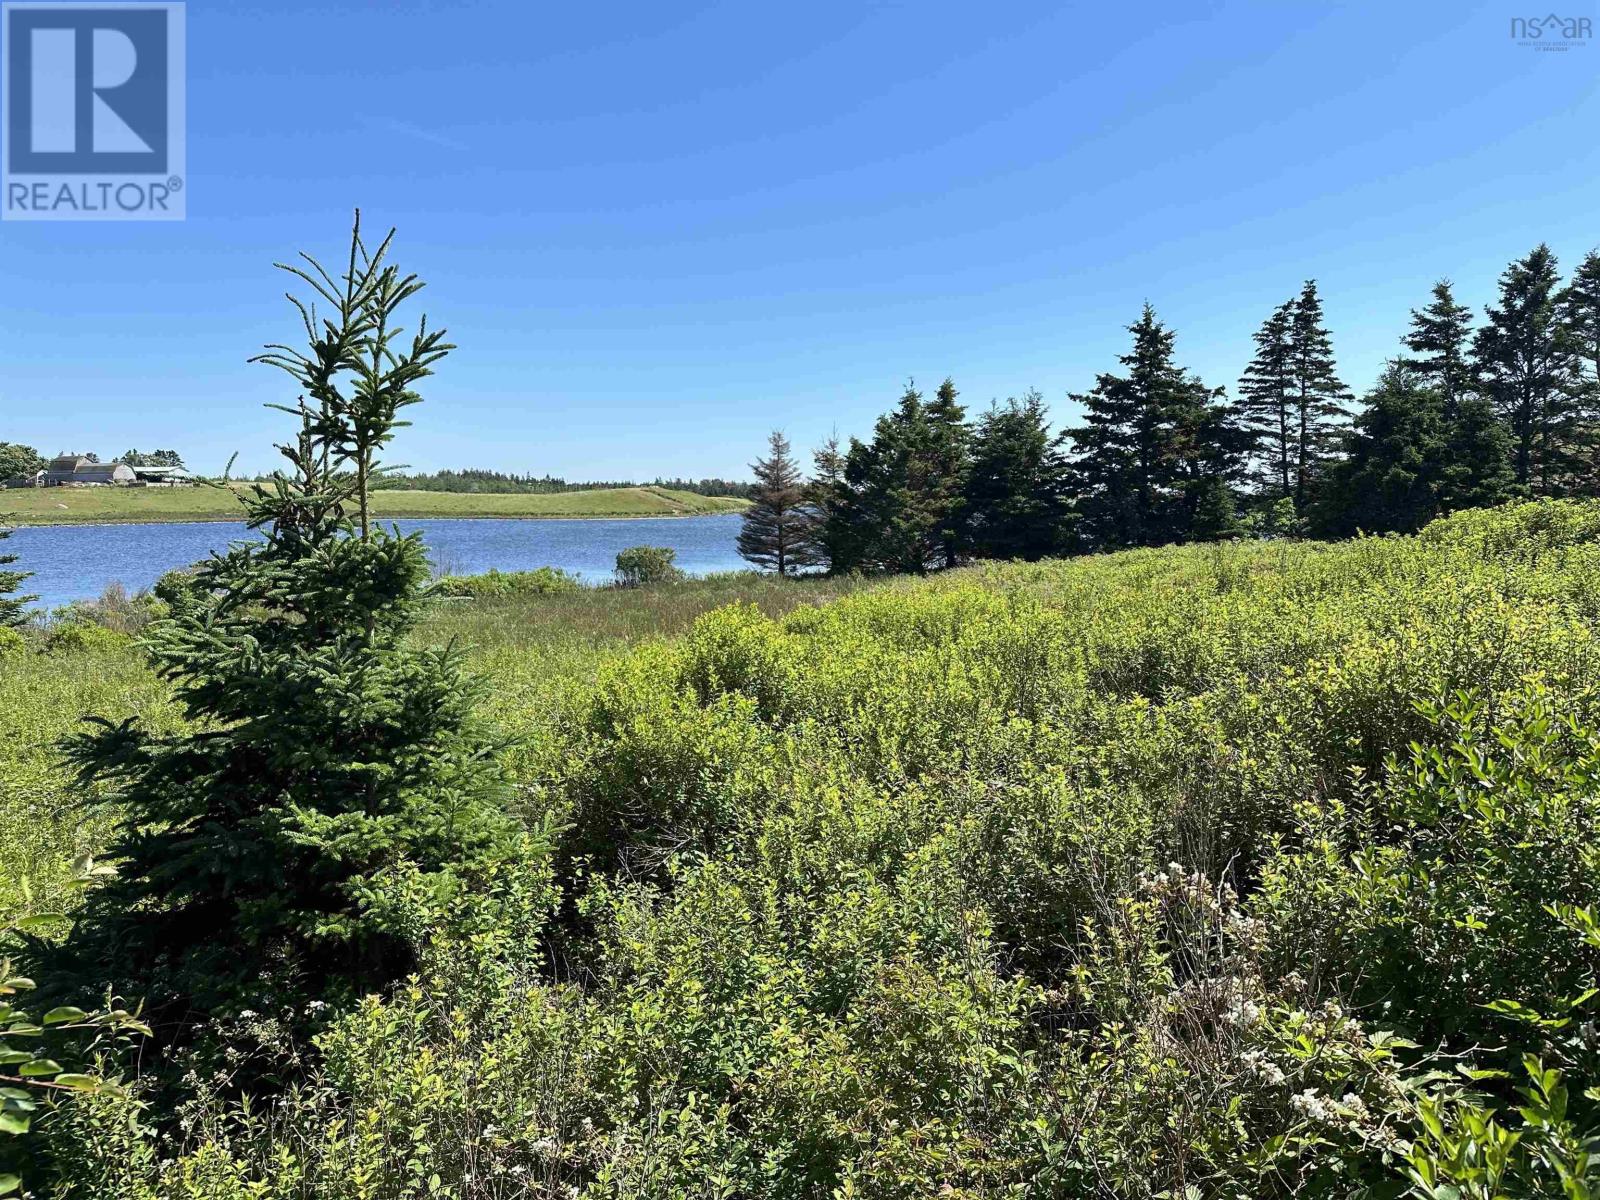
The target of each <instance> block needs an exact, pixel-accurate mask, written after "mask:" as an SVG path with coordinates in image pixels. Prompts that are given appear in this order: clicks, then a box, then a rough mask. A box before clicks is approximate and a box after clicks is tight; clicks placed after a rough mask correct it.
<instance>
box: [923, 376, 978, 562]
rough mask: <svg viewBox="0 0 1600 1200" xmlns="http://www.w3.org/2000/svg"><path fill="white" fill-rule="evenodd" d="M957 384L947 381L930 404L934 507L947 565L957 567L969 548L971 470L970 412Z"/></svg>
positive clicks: (929, 427) (930, 455) (930, 485)
mask: <svg viewBox="0 0 1600 1200" xmlns="http://www.w3.org/2000/svg"><path fill="white" fill-rule="evenodd" d="M959 394H960V393H958V392H957V391H956V385H955V381H954V380H952V379H950V378H948V377H947V378H946V379H945V381H944V382H943V383H941V384H940V385H939V390H938V391H936V392H935V393H934V394H933V399H932V400H930V401H929V402H928V407H927V414H928V434H929V442H928V456H929V465H928V480H929V487H930V490H931V491H932V492H933V498H932V503H933V504H934V506H935V507H936V508H938V509H939V510H940V511H941V512H942V513H943V516H942V518H941V520H940V523H939V540H940V542H941V543H942V545H943V551H944V565H945V566H947V567H953V566H955V565H956V563H957V562H958V561H959V560H960V557H961V554H962V552H963V550H964V549H965V545H966V533H965V524H966V505H967V501H966V484H967V471H968V469H969V468H970V465H971V464H970V460H969V453H970V449H969V445H968V443H969V441H970V439H971V431H970V430H968V428H967V426H966V418H967V410H966V409H965V408H964V407H963V406H962V405H960V404H958V403H957V402H956V397H957V396H958V395H959Z"/></svg>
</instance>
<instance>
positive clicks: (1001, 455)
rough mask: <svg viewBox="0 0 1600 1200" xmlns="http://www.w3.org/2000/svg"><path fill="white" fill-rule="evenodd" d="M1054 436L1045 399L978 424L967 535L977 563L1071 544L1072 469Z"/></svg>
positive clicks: (1002, 409) (1001, 410) (993, 411)
mask: <svg viewBox="0 0 1600 1200" xmlns="http://www.w3.org/2000/svg"><path fill="white" fill-rule="evenodd" d="M1065 441H1066V434H1065V433H1059V434H1055V435H1052V434H1051V433H1050V428H1049V418H1048V415H1047V414H1046V412H1045V406H1044V397H1042V396H1041V395H1039V393H1038V392H1029V393H1028V394H1027V395H1026V396H1024V397H1023V398H1022V399H1021V400H1020V401H1019V400H1015V399H1012V400H1007V401H1006V402H1005V404H1003V405H995V406H993V407H991V408H990V409H989V411H988V412H986V413H984V414H983V416H981V417H980V418H979V419H978V427H977V430H976V431H975V432H974V434H973V437H972V469H971V473H970V474H969V476H968V479H967V512H968V532H969V537H970V539H971V543H970V544H971V550H972V553H973V554H975V555H976V556H978V557H979V558H1021V559H1027V560H1028V561H1030V562H1031V561H1034V560H1037V559H1040V558H1045V557H1048V556H1049V555H1052V554H1060V553H1062V552H1063V551H1064V550H1066V548H1067V547H1068V544H1069V538H1070V535H1071V525H1072V521H1073V510H1072V496H1071V488H1072V464H1071V462H1070V461H1069V460H1068V458H1067V455H1066V452H1065V450H1064V448H1063V446H1064V443H1065Z"/></svg>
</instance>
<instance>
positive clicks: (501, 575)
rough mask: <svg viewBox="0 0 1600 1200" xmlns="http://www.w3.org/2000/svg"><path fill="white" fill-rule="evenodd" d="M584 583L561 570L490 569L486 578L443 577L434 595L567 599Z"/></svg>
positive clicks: (484, 576)
mask: <svg viewBox="0 0 1600 1200" xmlns="http://www.w3.org/2000/svg"><path fill="white" fill-rule="evenodd" d="M582 587H583V584H582V583H581V582H579V580H578V579H577V578H576V577H575V576H572V575H569V574H568V573H567V572H565V571H563V570H561V569H560V568H559V567H538V568H536V569H534V570H532V571H498V570H493V569H491V570H489V571H486V572H484V573H483V574H482V575H443V576H440V577H439V578H438V579H437V580H435V581H434V584H433V594H434V595H436V596H447V597H450V598H456V599H459V598H463V597H465V598H471V599H483V598H484V597H488V596H563V595H570V594H571V593H573V592H576V591H579V590H580V589H581V588H582Z"/></svg>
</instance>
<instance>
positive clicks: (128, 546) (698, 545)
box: [5, 513, 749, 608]
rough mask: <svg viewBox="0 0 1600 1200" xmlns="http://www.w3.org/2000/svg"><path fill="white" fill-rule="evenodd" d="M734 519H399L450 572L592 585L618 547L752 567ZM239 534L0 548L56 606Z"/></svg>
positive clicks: (726, 567)
mask: <svg viewBox="0 0 1600 1200" xmlns="http://www.w3.org/2000/svg"><path fill="white" fill-rule="evenodd" d="M739 521H740V517H739V515H738V514H737V513H725V514H721V515H718V516H711V517H663V518H646V519H632V520H583V521H577V520H546V519H541V520H529V521H520V520H455V521H398V522H395V524H398V525H399V526H400V528H401V529H402V530H403V531H405V532H408V533H409V532H410V531H412V530H414V529H420V530H421V531H422V537H423V540H424V541H425V542H426V543H427V545H428V551H429V553H430V554H431V555H432V556H433V560H434V562H435V563H436V564H437V565H438V566H439V567H440V568H441V569H442V570H445V571H448V572H451V573H453V574H463V575H466V574H476V573H478V572H481V571H487V570H489V568H491V567H496V568H498V569H500V570H502V571H522V570H529V569H532V568H534V567H560V568H561V569H562V570H564V571H570V572H571V573H572V574H574V575H577V576H578V577H579V578H581V579H584V580H586V581H588V582H590V583H600V582H604V581H606V580H609V579H610V578H611V577H612V576H611V568H612V566H613V565H614V564H615V562H616V557H617V551H619V550H626V549H627V548H628V547H629V546H671V547H672V548H673V549H674V550H676V551H677V552H678V559H677V561H678V566H679V567H681V568H682V569H683V570H685V571H688V572H690V573H691V574H695V575H703V574H706V573H707V572H709V571H737V570H742V569H744V568H746V567H748V566H749V564H748V563H746V562H745V561H744V560H743V559H742V558H740V557H739V554H738V551H737V550H736V549H735V548H734V540H735V538H737V537H738V534H739ZM244 536H245V528H244V526H243V525H239V524H234V523H232V522H206V523H199V524H162V525H41V526H31V527H24V528H21V529H18V530H17V531H16V533H15V534H13V535H12V537H11V538H10V540H9V541H7V542H6V543H5V551H6V552H7V553H12V554H15V555H16V556H17V558H18V560H19V561H18V562H17V565H16V567H15V568H14V569H17V570H24V571H32V572H33V578H32V579H30V580H28V582H27V583H26V584H25V585H24V590H25V591H27V592H30V593H33V592H37V593H38V594H39V596H40V603H41V604H42V605H44V606H46V607H50V608H54V607H56V606H57V605H61V604H66V603H68V602H69V601H72V600H92V599H94V598H95V597H97V596H99V595H100V593H101V592H103V591H105V589H106V587H107V585H109V584H112V583H120V584H122V585H123V587H125V588H127V589H128V590H129V591H130V592H133V591H137V590H138V589H140V588H147V587H149V586H150V585H151V584H152V583H154V582H155V581H156V580H157V579H158V578H160V576H161V575H162V574H163V573H164V572H166V571H169V570H171V569H172V568H173V567H182V566H187V565H188V564H190V563H193V562H198V561H199V560H201V559H203V558H206V557H207V556H208V555H210V554H211V553H212V552H213V551H216V550H222V549H225V548H226V547H227V546H228V544H229V543H230V542H236V541H238V540H239V539H241V538H243V537H244Z"/></svg>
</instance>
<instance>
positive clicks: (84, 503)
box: [0, 487, 746, 525]
mask: <svg viewBox="0 0 1600 1200" xmlns="http://www.w3.org/2000/svg"><path fill="white" fill-rule="evenodd" d="M374 505H375V510H376V512H377V514H378V515H379V516H380V517H687V516H701V515H704V514H707V513H725V512H741V511H743V510H744V508H745V505H746V501H743V500H737V499H733V498H731V497H726V496H700V495H696V494H695V493H693V492H676V491H671V490H669V489H667V488H656V487H635V488H596V489H595V490H593V491H586V492H559V493H555V494H553V495H541V496H522V495H468V494H464V493H459V492H377V493H375V496H374ZM238 516H239V508H238V505H237V504H236V503H235V502H234V500H233V499H232V498H231V497H230V496H229V495H228V493H227V492H225V491H222V490H220V489H217V488H205V487H196V488H175V489H167V488H42V489H33V488H25V489H17V490H14V491H4V492H0V521H6V522H10V523H12V524H17V525H49V524H61V525H68V524H85V523H91V522H105V521H231V520H237V519H238Z"/></svg>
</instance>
